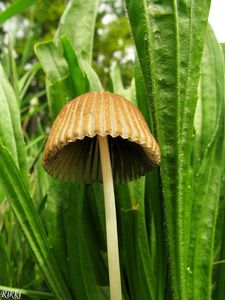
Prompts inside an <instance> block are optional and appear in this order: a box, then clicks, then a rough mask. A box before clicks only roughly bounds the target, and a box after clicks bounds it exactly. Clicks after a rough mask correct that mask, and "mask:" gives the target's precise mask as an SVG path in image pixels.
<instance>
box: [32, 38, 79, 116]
mask: <svg viewBox="0 0 225 300" xmlns="http://www.w3.org/2000/svg"><path fill="white" fill-rule="evenodd" d="M35 53H36V55H37V57H38V59H39V60H40V63H41V65H42V67H43V69H44V71H45V73H46V87H47V96H48V103H49V108H50V113H51V116H52V119H53V120H54V119H55V117H56V116H57V115H58V113H59V111H60V110H61V108H62V106H63V105H64V104H65V103H66V102H68V101H69V100H71V99H73V97H74V94H75V91H74V88H73V83H72V80H71V78H70V75H69V69H68V65H67V62H66V60H65V59H64V58H63V57H62V56H61V55H60V53H59V51H58V49H57V48H56V46H55V45H54V44H53V43H52V42H42V43H38V44H36V45H35Z"/></svg>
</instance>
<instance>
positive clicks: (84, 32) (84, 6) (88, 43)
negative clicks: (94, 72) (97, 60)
mask: <svg viewBox="0 0 225 300" xmlns="http://www.w3.org/2000/svg"><path fill="white" fill-rule="evenodd" d="M98 3H99V0H86V1H83V0H70V1H69V3H68V4H67V6H66V9H65V10H64V13H63V15H62V17H61V19H60V23H59V26H58V30H57V33H56V36H55V41H56V42H59V41H60V37H61V36H63V35H66V36H67V37H68V39H69V41H70V43H71V45H72V47H73V49H74V50H76V53H77V54H78V56H80V54H81V52H82V51H85V52H86V54H87V61H88V62H89V63H90V64H91V61H92V48H93V38H94V29H95V26H94V25H95V19H96V14H97V7H98Z"/></svg>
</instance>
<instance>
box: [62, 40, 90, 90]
mask: <svg viewBox="0 0 225 300" xmlns="http://www.w3.org/2000/svg"><path fill="white" fill-rule="evenodd" d="M61 41H62V44H63V49H64V56H65V58H66V60H67V63H68V67H69V71H70V75H71V78H72V80H73V85H74V89H75V95H74V96H79V95H82V94H84V93H85V92H87V91H88V90H89V82H88V79H87V75H86V74H85V72H84V70H83V68H82V66H81V64H80V62H79V59H78V57H77V55H76V53H75V51H74V50H73V48H72V45H71V43H70V41H69V40H68V38H67V37H66V36H65V35H64V36H63V37H62V38H61Z"/></svg>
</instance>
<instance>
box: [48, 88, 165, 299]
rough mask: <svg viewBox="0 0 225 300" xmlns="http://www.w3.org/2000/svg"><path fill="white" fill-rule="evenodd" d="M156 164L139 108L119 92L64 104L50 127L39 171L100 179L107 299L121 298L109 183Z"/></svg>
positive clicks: (156, 150)
mask: <svg viewBox="0 0 225 300" xmlns="http://www.w3.org/2000/svg"><path fill="white" fill-rule="evenodd" d="M159 163H160V150H159V146H158V144H157V142H156V141H155V139H154V137H153V136H152V134H151V133H150V130H149V128H148V126H147V124H146V122H145V120H144V117H143V116H142V114H141V112H140V111H139V110H138V108H137V107H136V106H135V105H134V104H132V103H131V102H130V101H128V100H126V99H124V98H123V97H121V96H119V95H118V94H113V93H110V92H106V91H102V92H89V93H86V94H84V95H81V96H79V97H77V98H75V99H74V100H72V101H70V102H69V103H67V104H66V105H65V106H64V107H63V108H62V110H61V112H60V113H59V115H58V117H57V118H56V120H55V122H54V124H53V126H52V129H51V131H50V134H49V137H48V140H47V143H46V146H45V150H44V155H43V166H44V169H45V170H46V171H47V172H48V173H49V174H50V175H52V176H55V177H57V178H59V179H61V180H65V181H83V182H86V183H91V182H93V181H102V182H103V190H104V202H105V215H106V235H107V252H108V267H109V283H110V298H111V299H113V300H117V299H118V300H121V299H122V291H121V279H120V267H119V251H118V236H117V222H116V208H115V196H114V188H113V182H115V183H126V182H128V181H130V180H133V179H136V178H138V177H140V176H141V175H144V174H145V173H146V172H147V171H149V170H150V169H151V168H152V167H154V166H156V165H159Z"/></svg>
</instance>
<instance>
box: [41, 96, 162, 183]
mask: <svg viewBox="0 0 225 300" xmlns="http://www.w3.org/2000/svg"><path fill="white" fill-rule="evenodd" d="M97 135H101V136H108V142H109V150H110V157H111V163H112V172H113V178H114V181H115V182H117V183H124V182H127V181H130V180H133V179H135V178H138V177H139V176H141V175H144V174H145V173H146V172H147V171H149V170H150V169H151V168H152V167H153V166H155V165H159V163H160V150H159V146H158V144H157V142H156V141H155V139H154V137H153V136H152V134H151V132H150V131H149V128H148V126H147V124H146V122H145V120H144V118H143V116H142V114H141V112H140V111H139V110H138V108H137V107H136V106H135V105H134V104H132V103H131V102H130V101H128V100H126V99H124V98H123V97H121V96H119V95H117V94H113V93H110V92H105V91H103V92H90V93H86V94H84V95H81V96H79V97H77V98H75V99H74V100H72V101H70V102H69V103H68V104H66V105H65V106H64V107H63V108H62V110H61V112H60V113H59V115H58V117H57V118H56V120H55V121H54V124H53V126H52V129H51V132H50V134H49V137H48V140H47V143H46V146H45V150H44V156H43V166H44V168H45V170H46V171H47V172H48V173H49V174H50V175H53V176H55V177H58V178H60V179H62V180H66V181H75V180H78V181H84V182H93V181H101V180H102V174H101V166H100V153H99V147H98V139H97Z"/></svg>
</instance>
